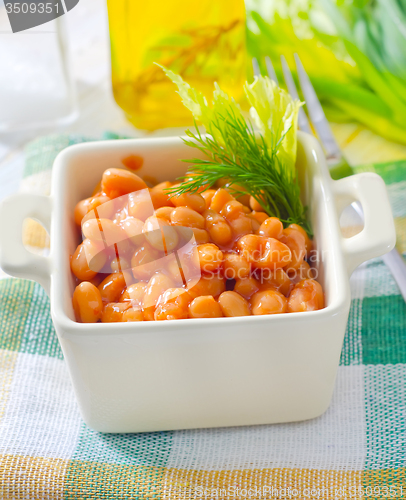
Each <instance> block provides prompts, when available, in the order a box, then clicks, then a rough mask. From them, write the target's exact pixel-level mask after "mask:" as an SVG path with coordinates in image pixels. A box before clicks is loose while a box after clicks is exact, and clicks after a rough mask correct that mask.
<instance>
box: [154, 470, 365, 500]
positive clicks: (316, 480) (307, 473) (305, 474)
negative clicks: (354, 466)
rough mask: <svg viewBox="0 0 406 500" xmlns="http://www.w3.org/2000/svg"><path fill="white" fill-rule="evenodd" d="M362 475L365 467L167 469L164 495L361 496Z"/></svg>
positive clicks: (223, 498) (175, 498) (174, 499)
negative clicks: (325, 468) (318, 468)
mask: <svg viewBox="0 0 406 500" xmlns="http://www.w3.org/2000/svg"><path fill="white" fill-rule="evenodd" d="M362 475H363V472H362V471H339V470H316V469H287V468H280V469H252V470H229V471H194V470H180V469H168V470H167V471H166V473H165V477H164V485H163V496H162V498H163V499H165V500H191V499H195V498H216V499H218V500H230V499H232V498H240V499H241V500H243V499H244V500H245V499H248V498H251V499H258V500H260V499H261V500H262V499H268V498H272V499H297V500H299V499H300V500H301V499H311V500H313V499H318V500H321V499H322V500H333V499H334V500H335V499H337V498H341V499H347V498H358V496H357V495H356V492H357V491H359V489H360V488H361V487H362ZM205 495H206V496H205Z"/></svg>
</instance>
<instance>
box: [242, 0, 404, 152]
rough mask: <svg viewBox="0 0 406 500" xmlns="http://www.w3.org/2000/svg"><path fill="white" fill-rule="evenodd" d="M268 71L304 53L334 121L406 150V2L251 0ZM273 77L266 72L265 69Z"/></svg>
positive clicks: (254, 31) (251, 24) (252, 35)
mask: <svg viewBox="0 0 406 500" xmlns="http://www.w3.org/2000/svg"><path fill="white" fill-rule="evenodd" d="M247 4H248V31H247V36H248V48H249V50H250V52H251V55H252V56H255V57H257V59H258V61H259V62H260V63H261V62H262V61H263V59H264V57H265V56H266V55H269V56H270V57H271V59H272V61H273V63H274V65H275V66H276V71H277V74H278V76H280V77H281V81H282V80H283V78H282V72H281V67H280V63H279V56H280V55H281V54H284V55H285V57H286V58H287V61H288V64H289V65H290V67H291V69H292V70H293V71H294V61H293V54H294V53H295V52H297V53H298V54H299V56H300V58H301V60H302V62H303V64H304V66H305V68H306V71H307V72H308V74H309V76H310V78H311V80H312V82H313V85H314V87H315V89H316V92H317V94H318V96H319V98H320V99H321V100H322V104H323V106H324V108H325V110H326V112H327V115H328V117H329V118H330V119H333V120H343V121H344V120H345V121H358V122H360V123H362V124H363V125H365V126H366V127H368V128H370V129H371V130H373V131H374V132H376V133H377V134H379V135H382V136H383V137H385V138H387V139H389V140H394V141H397V142H400V143H402V144H406V132H405V124H406V83H405V77H406V4H405V3H404V2H401V1H400V0H355V1H344V0H300V1H299V0H272V1H267V0H247ZM263 69H265V68H263Z"/></svg>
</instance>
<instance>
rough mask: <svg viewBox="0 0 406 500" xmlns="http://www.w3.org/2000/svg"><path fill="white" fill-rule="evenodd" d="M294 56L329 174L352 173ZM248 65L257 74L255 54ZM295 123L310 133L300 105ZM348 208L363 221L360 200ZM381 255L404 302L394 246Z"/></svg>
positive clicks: (405, 284) (403, 270)
mask: <svg viewBox="0 0 406 500" xmlns="http://www.w3.org/2000/svg"><path fill="white" fill-rule="evenodd" d="M294 57H295V62H296V69H297V75H298V78H299V83H300V87H301V90H302V92H303V95H304V98H305V101H306V108H307V112H308V113H309V116H310V120H311V122H312V124H313V126H314V128H315V129H316V133H317V136H318V138H319V141H320V143H321V145H322V147H323V149H324V151H325V154H326V160H327V165H328V167H329V170H330V175H331V177H332V178H333V179H337V178H341V177H346V176H348V175H352V174H353V173H354V172H353V170H352V168H351V167H350V165H349V164H348V162H347V161H346V159H345V157H344V155H343V154H342V152H341V150H340V147H339V146H338V144H337V142H336V140H335V138H334V135H333V133H332V131H331V128H330V125H329V123H328V121H327V118H326V115H325V114H324V111H323V108H322V106H321V104H320V101H319V99H318V97H317V94H316V92H315V90H314V88H313V85H312V83H311V81H310V78H309V77H308V75H307V73H306V71H305V69H304V67H303V64H302V62H301V60H300V59H299V56H298V55H297V54H295V55H294ZM281 64H282V72H283V78H284V80H285V83H286V87H287V88H288V91H289V93H290V95H291V96H292V97H293V98H296V99H299V95H298V92H297V89H296V85H295V82H294V80H293V77H292V73H291V71H290V69H289V66H288V65H287V62H286V59H285V57H284V56H281ZM265 65H266V69H267V73H268V76H269V78H271V79H272V80H273V81H274V82H275V83H276V84H277V85H279V83H278V79H277V77H276V73H275V70H274V68H273V65H272V61H271V59H270V58H269V57H268V56H267V57H266V58H265ZM252 66H253V69H254V74H255V75H257V76H258V75H260V69H259V65H258V61H257V60H256V59H255V58H254V59H253V60H252ZM298 126H299V129H300V130H302V131H303V132H307V133H308V134H312V133H313V132H312V128H311V126H310V123H309V119H308V117H307V115H306V113H305V112H304V109H303V108H300V110H299V116H298ZM351 208H352V209H353V210H354V211H355V213H356V214H357V215H358V217H359V218H360V219H361V222H363V221H364V213H363V211H362V206H361V204H360V203H358V202H354V203H352V204H351ZM382 259H383V261H384V263H385V264H386V265H387V266H388V268H389V270H390V272H391V273H392V276H393V277H394V279H395V281H396V283H397V285H398V287H399V290H400V293H401V294H402V296H403V298H404V300H405V302H406V264H405V261H404V260H403V258H402V256H401V255H400V254H399V252H398V251H397V249H396V247H395V248H394V249H393V250H391V251H390V252H388V253H387V254H385V255H384V256H383V257H382Z"/></svg>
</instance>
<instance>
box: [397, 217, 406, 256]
mask: <svg viewBox="0 0 406 500" xmlns="http://www.w3.org/2000/svg"><path fill="white" fill-rule="evenodd" d="M395 227H396V248H397V249H398V250H399V252H400V253H406V217H395Z"/></svg>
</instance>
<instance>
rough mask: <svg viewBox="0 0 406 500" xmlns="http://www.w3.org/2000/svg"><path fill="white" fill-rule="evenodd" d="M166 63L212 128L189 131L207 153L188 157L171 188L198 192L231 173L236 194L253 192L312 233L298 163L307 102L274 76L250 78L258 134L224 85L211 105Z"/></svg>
mask: <svg viewBox="0 0 406 500" xmlns="http://www.w3.org/2000/svg"><path fill="white" fill-rule="evenodd" d="M163 69H164V71H165V73H166V75H167V76H168V77H169V78H170V79H171V80H172V81H173V82H174V83H175V84H176V85H177V86H178V89H179V90H178V93H179V95H180V96H181V98H182V101H183V104H184V105H185V106H186V107H187V108H188V109H189V110H190V111H191V112H192V114H193V116H194V118H195V120H197V121H199V122H200V123H202V124H203V125H204V127H205V129H206V132H207V135H204V136H203V135H201V134H200V132H199V129H198V127H197V124H196V122H195V131H191V130H187V131H186V135H187V136H188V137H189V139H184V142H185V143H186V144H187V145H188V146H190V147H191V148H195V149H197V150H199V151H200V152H201V153H203V158H193V159H190V160H185V161H186V162H187V163H190V164H191V167H190V168H189V171H188V174H187V175H186V176H184V177H183V178H181V179H180V181H181V183H180V184H179V185H177V186H175V187H174V188H171V189H170V190H169V191H170V192H171V193H173V194H181V193H185V192H190V193H194V192H197V191H198V190H199V189H201V187H202V186H208V187H210V186H212V185H214V184H215V183H216V181H218V180H220V179H224V178H226V179H228V180H229V182H230V187H231V190H232V191H233V192H234V194H235V195H236V196H240V195H244V194H248V195H250V196H253V197H254V198H255V199H256V200H257V201H258V203H259V204H260V205H261V206H262V208H263V209H264V211H265V212H266V213H267V214H268V215H269V216H274V217H278V218H280V219H281V221H282V222H283V223H284V224H285V226H286V225H289V224H292V223H295V224H299V225H301V226H302V227H304V228H305V230H306V231H307V232H308V233H309V234H311V230H310V226H309V223H308V221H307V219H306V209H305V207H304V206H303V205H302V202H301V199H300V186H299V181H298V176H297V171H296V166H295V162H296V130H297V116H298V111H299V108H300V106H301V105H302V103H300V102H299V101H298V100H293V99H292V97H291V96H290V95H289V94H288V93H287V92H286V91H284V90H283V89H280V88H278V87H277V85H276V84H275V83H274V82H273V81H271V80H270V79H269V78H268V77H259V78H255V79H254V82H253V83H252V84H248V83H247V84H246V85H245V92H246V96H247V98H248V101H249V103H250V104H251V106H252V108H251V114H252V119H253V121H254V123H255V125H256V127H257V129H258V130H259V134H258V133H257V132H255V131H254V128H253V125H252V124H251V122H250V121H249V120H247V119H246V118H245V117H244V115H243V114H242V112H241V109H240V107H239V106H238V104H236V102H235V101H234V99H232V98H230V97H229V96H228V95H227V94H226V93H225V92H223V91H222V90H221V89H220V87H219V86H218V85H216V84H215V90H214V92H213V101H212V104H211V105H209V104H208V103H207V101H206V99H205V97H204V96H203V95H202V94H201V93H199V92H197V91H196V90H195V89H193V88H192V87H190V85H189V84H188V83H186V82H184V81H183V79H182V78H181V77H180V76H179V75H175V74H174V73H173V72H172V71H169V70H167V69H165V68H163ZM233 185H234V186H238V187H234V188H233Z"/></svg>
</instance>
